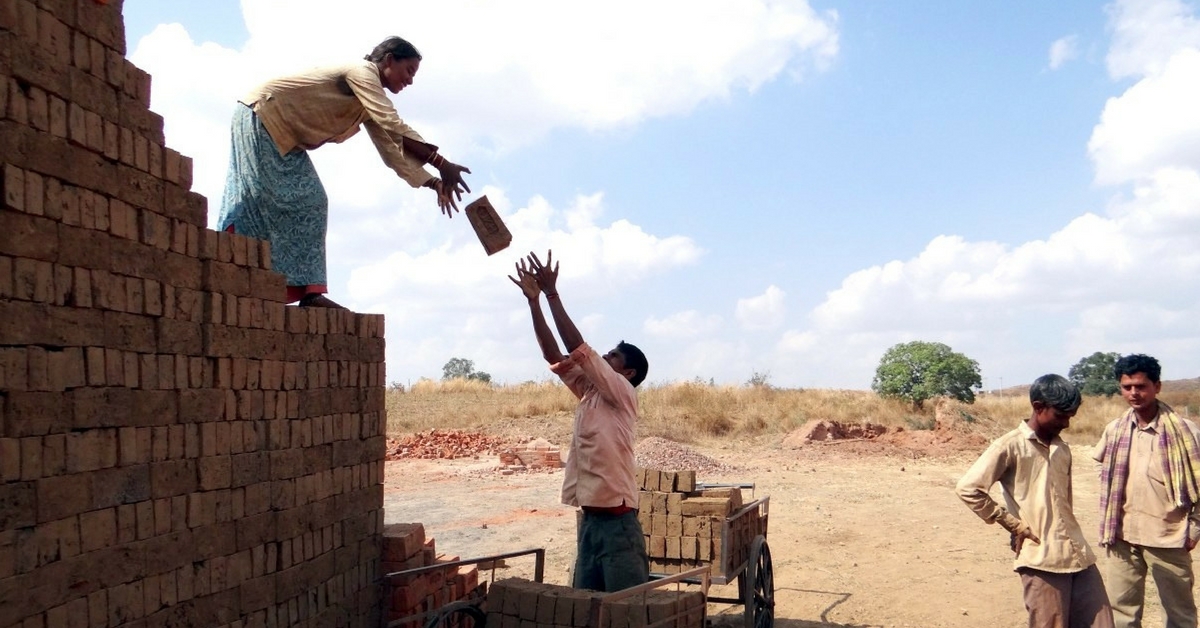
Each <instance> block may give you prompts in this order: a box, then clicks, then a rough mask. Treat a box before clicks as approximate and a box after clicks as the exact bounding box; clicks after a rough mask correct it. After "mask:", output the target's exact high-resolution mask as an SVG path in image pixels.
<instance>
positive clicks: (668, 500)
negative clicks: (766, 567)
mask: <svg viewBox="0 0 1200 628" xmlns="http://www.w3.org/2000/svg"><path fill="white" fill-rule="evenodd" d="M637 481H638V483H639V487H640V490H639V492H638V521H639V522H640V523H641V524H642V532H643V533H644V534H645V541H646V553H647V554H649V556H650V571H651V572H653V573H660V574H673V573H680V572H683V571H688V570H689V569H694V568H696V567H701V566H706V565H707V566H709V567H710V573H711V574H712V575H714V576H719V575H726V574H730V573H732V571H733V569H734V568H736V567H737V566H738V565H740V564H742V562H744V561H745V560H746V559H747V557H748V555H749V548H750V545H751V543H752V542H753V540H754V537H755V536H757V535H759V534H766V522H765V521H764V520H762V519H761V518H760V517H759V516H758V513H757V512H750V513H747V514H746V515H745V516H742V517H738V518H736V519H730V515H732V514H734V513H735V512H736V511H737V510H738V509H740V508H741V507H742V505H743V504H742V492H741V490H740V489H737V488H712V489H703V490H696V473H695V472H694V471H661V470H657V469H638V470H637ZM726 545H728V547H726Z"/></svg>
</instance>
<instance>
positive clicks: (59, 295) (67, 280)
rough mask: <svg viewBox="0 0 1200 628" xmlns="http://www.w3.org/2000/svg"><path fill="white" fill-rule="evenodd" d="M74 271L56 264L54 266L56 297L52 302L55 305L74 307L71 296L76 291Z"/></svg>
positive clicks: (54, 296)
mask: <svg viewBox="0 0 1200 628" xmlns="http://www.w3.org/2000/svg"><path fill="white" fill-rule="evenodd" d="M74 277H75V272H74V269H72V268H71V267H70V266H63V265H62V264H56V265H55V266H54V295H53V298H52V299H51V302H52V303H54V304H55V305H74V304H75V303H74V301H73V300H72V297H71V294H72V292H73V290H74V286H73V285H72V284H73V279H74Z"/></svg>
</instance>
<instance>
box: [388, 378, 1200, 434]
mask: <svg viewBox="0 0 1200 628" xmlns="http://www.w3.org/2000/svg"><path fill="white" fill-rule="evenodd" d="M1196 381H1197V380H1180V381H1178V382H1166V383H1165V385H1164V387H1163V393H1162V395H1161V398H1162V399H1163V400H1164V401H1166V402H1167V403H1169V404H1171V405H1172V406H1174V407H1175V408H1176V410H1178V411H1179V412H1180V413H1181V414H1186V415H1187V416H1191V417H1193V418H1195V417H1197V416H1198V415H1200V386H1196V385H1195V383H1196ZM638 394H639V402H640V404H641V422H640V423H639V425H638V435H639V436H641V437H646V436H662V437H664V438H670V439H672V440H676V441H680V442H700V441H704V440H711V439H745V438H757V437H766V438H770V437H773V436H776V435H783V434H787V433H788V432H790V431H791V430H794V429H796V428H798V427H800V426H802V425H804V423H805V422H807V421H809V420H810V419H822V420H828V421H838V422H841V423H861V422H864V421H869V422H872V423H878V424H882V425H886V426H889V427H897V426H902V427H905V428H906V429H929V428H931V427H932V426H933V423H934V417H935V409H934V405H935V404H927V405H926V407H925V408H924V409H923V410H921V411H914V410H913V409H912V408H911V407H910V406H909V405H908V404H906V403H903V402H900V401H896V400H891V399H883V398H881V397H879V396H878V395H876V394H874V393H872V392H867V391H853V390H796V389H782V388H773V387H769V386H710V385H706V384H702V383H694V382H688V383H680V384H669V385H659V386H648V387H644V388H642V389H639V393H638ZM1126 408H1127V406H1126V405H1125V402H1124V400H1122V399H1121V398H1120V397H1119V396H1117V397H1112V398H1105V397H1087V398H1085V399H1084V404H1083V407H1081V408H1080V410H1079V413H1078V414H1077V415H1076V417H1075V419H1074V420H1073V421H1072V425H1071V428H1070V430H1069V431H1068V432H1066V433H1065V434H1064V436H1065V438H1066V439H1067V440H1068V441H1074V442H1080V443H1088V442H1094V441H1095V440H1096V439H1097V438H1098V437H1099V435H1100V432H1101V430H1103V428H1104V425H1105V424H1107V423H1108V421H1110V420H1112V419H1113V418H1114V417H1116V416H1118V415H1120V414H1121V413H1123V412H1124V411H1125V409H1126ZM574 410H575V398H574V396H572V395H571V393H570V392H569V391H567V389H566V388H565V387H563V386H562V385H561V384H559V383H558V382H556V381H555V382H542V383H527V384H521V385H517V386H492V385H489V384H485V383H482V382H478V381H473V380H462V379H459V380H451V381H446V382H435V381H431V380H422V381H419V382H417V383H416V384H414V385H413V386H412V387H411V388H409V389H408V390H406V391H402V390H389V391H388V394H387V411H388V432H389V433H392V434H397V433H408V432H417V431H422V430H427V429H432V428H439V429H470V430H481V431H485V432H497V433H504V432H505V431H506V430H507V431H509V432H511V431H512V430H513V429H517V430H525V431H529V430H535V431H538V432H539V433H531V434H525V435H526V436H546V437H548V438H549V437H557V438H561V437H562V435H563V434H564V433H566V434H569V433H570V429H571V416H572V414H573V413H574ZM942 413H943V416H946V415H947V414H948V415H949V416H951V417H952V418H956V419H960V420H962V421H963V422H964V423H965V424H966V425H968V426H972V429H976V430H978V431H981V432H983V433H985V434H987V435H989V436H992V435H995V434H997V433H999V432H1002V431H1004V430H1007V429H1009V428H1011V427H1012V426H1013V425H1015V424H1016V421H1018V420H1020V419H1021V418H1023V417H1025V416H1027V415H1028V413H1029V401H1028V398H1027V397H1025V396H1024V394H1023V393H1019V392H1016V391H1014V393H1013V394H1012V395H1002V396H996V395H985V396H981V397H980V398H979V399H977V400H976V402H975V403H974V404H972V405H966V404H958V403H950V404H944V405H943V407H942ZM955 415H957V416H955ZM552 440H553V438H552Z"/></svg>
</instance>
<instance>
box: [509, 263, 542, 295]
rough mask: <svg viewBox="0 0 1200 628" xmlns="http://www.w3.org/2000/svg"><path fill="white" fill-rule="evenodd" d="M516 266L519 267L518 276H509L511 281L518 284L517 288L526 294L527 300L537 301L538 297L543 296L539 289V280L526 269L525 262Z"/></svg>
mask: <svg viewBox="0 0 1200 628" xmlns="http://www.w3.org/2000/svg"><path fill="white" fill-rule="evenodd" d="M514 266H516V267H517V276H516V277H513V276H512V275H509V276H508V278H509V280H510V281H512V282H513V283H515V284H517V287H518V288H520V289H521V292H522V293H524V294H525V298H526V299H529V300H530V301H534V300H537V298H538V295H539V294H541V289H540V288H539V287H538V280H537V278H536V277H534V276H533V275H532V274H531V273H530V272H529V269H528V268H526V267H525V260H521V261H519V262H517V263H516V264H514Z"/></svg>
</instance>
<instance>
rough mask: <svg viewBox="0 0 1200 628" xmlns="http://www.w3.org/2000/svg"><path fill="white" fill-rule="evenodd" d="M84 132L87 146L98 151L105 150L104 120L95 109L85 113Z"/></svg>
mask: <svg viewBox="0 0 1200 628" xmlns="http://www.w3.org/2000/svg"><path fill="white" fill-rule="evenodd" d="M84 132H85V134H86V135H85V137H86V141H87V147H88V148H90V149H92V150H93V151H96V152H97V153H103V152H104V120H103V119H102V118H101V117H100V114H98V113H96V112H95V111H87V112H85V113H84Z"/></svg>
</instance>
